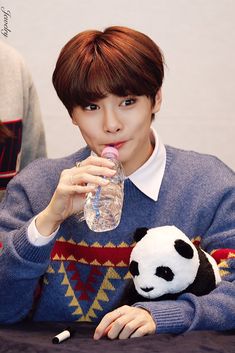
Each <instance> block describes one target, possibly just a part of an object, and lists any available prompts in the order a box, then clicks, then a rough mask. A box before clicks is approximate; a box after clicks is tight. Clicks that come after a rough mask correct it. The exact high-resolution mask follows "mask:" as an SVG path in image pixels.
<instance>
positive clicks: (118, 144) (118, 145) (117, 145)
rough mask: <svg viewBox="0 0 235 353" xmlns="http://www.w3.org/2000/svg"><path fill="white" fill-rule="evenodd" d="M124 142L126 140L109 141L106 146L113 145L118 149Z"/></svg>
mask: <svg viewBox="0 0 235 353" xmlns="http://www.w3.org/2000/svg"><path fill="white" fill-rule="evenodd" d="M124 143H126V141H118V142H113V143H109V144H107V145H106V146H113V147H115V148H117V149H119V148H121V147H122V146H123V145H124Z"/></svg>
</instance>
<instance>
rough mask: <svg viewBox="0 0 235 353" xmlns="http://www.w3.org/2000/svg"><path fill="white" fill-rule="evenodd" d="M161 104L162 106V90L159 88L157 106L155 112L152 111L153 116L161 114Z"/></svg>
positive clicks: (156, 99) (156, 97)
mask: <svg viewBox="0 0 235 353" xmlns="http://www.w3.org/2000/svg"><path fill="white" fill-rule="evenodd" d="M161 104H162V89H161V88H159V90H158V91H157V93H156V96H155V104H154V106H153V111H152V112H153V114H155V113H157V112H159V110H160V108H161Z"/></svg>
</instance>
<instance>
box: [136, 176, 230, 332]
mask: <svg viewBox="0 0 235 353" xmlns="http://www.w3.org/2000/svg"><path fill="white" fill-rule="evenodd" d="M230 176H231V177H230V178H228V179H227V181H224V182H223V187H221V185H220V187H219V188H218V189H217V190H218V191H216V192H215V194H214V201H213V202H214V205H212V201H211V200H209V201H208V203H207V205H203V207H208V209H209V208H210V209H211V207H214V217H213V220H212V222H211V224H210V226H209V228H208V229H207V230H206V231H205V232H204V234H202V237H201V238H202V239H201V247H202V248H203V249H204V250H205V251H207V252H208V253H210V254H211V255H212V256H214V257H215V259H216V261H217V263H218V266H219V269H220V273H221V277H222V282H221V283H220V284H219V285H218V286H217V287H216V288H215V289H214V290H213V291H212V292H211V293H209V294H208V295H204V296H200V297H197V296H195V295H193V294H190V293H186V294H183V295H181V296H179V297H178V299H177V300H172V301H159V302H143V303H142V302H141V303H136V304H135V305H134V306H137V307H143V308H145V309H147V310H148V311H149V312H150V313H151V315H152V317H153V318H154V320H155V322H156V325H157V332H159V333H181V332H185V331H187V330H216V331H219V330H230V329H234V328H235V320H234V318H235V300H234V298H235V185H234V173H232V172H231V173H230ZM218 179H219V178H218ZM228 180H229V181H228ZM218 184H219V181H218ZM216 199H217V202H215V200H216Z"/></svg>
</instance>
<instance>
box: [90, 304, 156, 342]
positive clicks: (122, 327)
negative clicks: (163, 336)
mask: <svg viewBox="0 0 235 353" xmlns="http://www.w3.org/2000/svg"><path fill="white" fill-rule="evenodd" d="M155 332H156V323H155V322H154V320H153V318H152V316H151V315H150V313H149V312H148V311H147V310H145V309H143V308H135V307H132V306H128V305H124V306H122V307H120V308H118V309H115V310H114V311H111V312H110V313H108V314H106V315H105V316H104V317H103V319H102V320H101V322H100V323H99V325H98V326H97V328H96V330H95V333H94V339H95V340H98V339H100V338H101V337H103V336H106V335H107V337H108V338H110V339H115V338H119V339H127V338H134V337H141V336H145V335H150V334H153V333H155Z"/></svg>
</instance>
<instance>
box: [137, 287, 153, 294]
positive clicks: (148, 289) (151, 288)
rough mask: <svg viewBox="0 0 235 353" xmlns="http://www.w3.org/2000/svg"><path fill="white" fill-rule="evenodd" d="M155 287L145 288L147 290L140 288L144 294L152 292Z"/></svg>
mask: <svg viewBox="0 0 235 353" xmlns="http://www.w3.org/2000/svg"><path fill="white" fill-rule="evenodd" d="M153 288H154V287H145V288H140V289H142V290H143V291H144V292H147V293H148V292H151V290H153Z"/></svg>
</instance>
